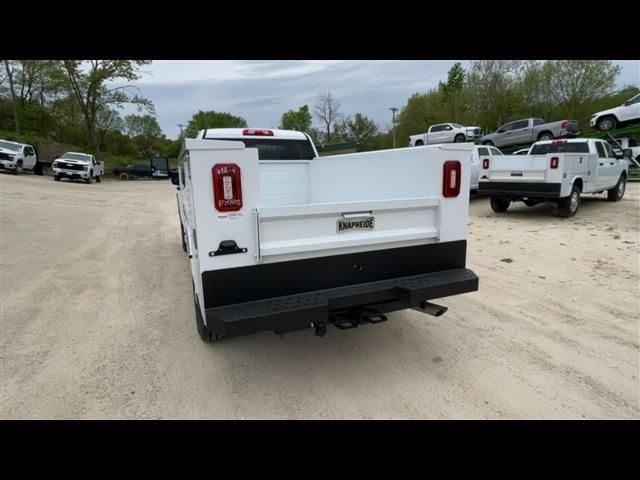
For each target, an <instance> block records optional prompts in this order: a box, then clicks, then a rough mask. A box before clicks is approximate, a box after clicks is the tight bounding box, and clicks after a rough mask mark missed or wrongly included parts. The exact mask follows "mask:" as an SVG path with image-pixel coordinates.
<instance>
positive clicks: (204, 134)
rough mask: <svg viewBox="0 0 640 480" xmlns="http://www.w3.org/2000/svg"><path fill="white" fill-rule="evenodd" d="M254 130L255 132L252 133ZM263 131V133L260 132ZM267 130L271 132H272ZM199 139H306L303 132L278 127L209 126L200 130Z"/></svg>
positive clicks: (197, 136)
mask: <svg viewBox="0 0 640 480" xmlns="http://www.w3.org/2000/svg"><path fill="white" fill-rule="evenodd" d="M252 132H253V133H252ZM261 132H262V134H260V133H261ZM266 132H271V133H270V134H269V133H267V134H265V133H266ZM196 138H197V139H220V138H259V139H261V140H306V139H307V136H306V135H305V134H304V133H303V132H298V131H296V130H279V129H276V128H207V129H205V130H200V131H199V132H198V134H197V135H196Z"/></svg>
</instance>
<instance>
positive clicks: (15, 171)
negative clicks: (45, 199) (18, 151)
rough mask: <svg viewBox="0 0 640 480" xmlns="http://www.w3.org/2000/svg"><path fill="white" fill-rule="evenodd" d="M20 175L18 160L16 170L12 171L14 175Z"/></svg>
mask: <svg viewBox="0 0 640 480" xmlns="http://www.w3.org/2000/svg"><path fill="white" fill-rule="evenodd" d="M21 173H22V161H21V160H18V163H17V164H16V169H15V170H14V171H13V174H14V175H20V174H21Z"/></svg>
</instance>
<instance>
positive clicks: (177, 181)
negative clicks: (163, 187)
mask: <svg viewBox="0 0 640 480" xmlns="http://www.w3.org/2000/svg"><path fill="white" fill-rule="evenodd" d="M169 178H171V183H173V184H174V185H180V178H179V175H178V172H171V171H170V172H169Z"/></svg>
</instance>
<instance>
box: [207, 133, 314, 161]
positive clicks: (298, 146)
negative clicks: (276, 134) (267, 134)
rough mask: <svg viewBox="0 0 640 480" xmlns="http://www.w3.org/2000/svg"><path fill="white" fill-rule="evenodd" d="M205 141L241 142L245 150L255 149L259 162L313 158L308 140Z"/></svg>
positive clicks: (242, 139) (241, 139) (232, 139)
mask: <svg viewBox="0 0 640 480" xmlns="http://www.w3.org/2000/svg"><path fill="white" fill-rule="evenodd" d="M207 140H231V141H241V142H243V143H244V145H245V147H247V148H257V149H258V158H259V159H260V160H311V159H312V158H314V157H315V154H314V153H313V148H311V144H310V143H309V141H308V140H263V139H259V138H207Z"/></svg>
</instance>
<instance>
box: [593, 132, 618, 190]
mask: <svg viewBox="0 0 640 480" xmlns="http://www.w3.org/2000/svg"><path fill="white" fill-rule="evenodd" d="M595 143H596V151H597V152H598V170H597V176H596V179H595V181H596V184H597V185H598V188H599V189H602V188H608V187H609V186H610V176H611V173H610V168H612V167H613V166H614V165H615V158H613V159H612V158H609V153H608V152H607V149H606V146H609V144H607V143H605V142H601V141H597V142H595ZM605 145H606V146H605ZM609 149H611V147H610V146H609ZM611 153H612V154H613V151H611Z"/></svg>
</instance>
